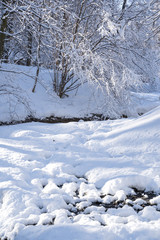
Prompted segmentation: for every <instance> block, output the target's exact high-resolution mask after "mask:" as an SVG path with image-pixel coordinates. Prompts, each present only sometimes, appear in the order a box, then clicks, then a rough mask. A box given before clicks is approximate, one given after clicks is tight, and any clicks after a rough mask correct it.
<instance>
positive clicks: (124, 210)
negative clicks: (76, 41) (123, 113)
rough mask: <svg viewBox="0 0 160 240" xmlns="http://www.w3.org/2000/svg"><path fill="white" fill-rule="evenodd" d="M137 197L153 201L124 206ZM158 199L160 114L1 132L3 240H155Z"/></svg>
mask: <svg viewBox="0 0 160 240" xmlns="http://www.w3.org/2000/svg"><path fill="white" fill-rule="evenodd" d="M135 189H138V190H139V191H144V192H145V191H146V194H148V192H154V193H155V194H157V195H156V196H154V197H153V198H152V199H151V200H150V204H148V205H146V206H145V207H142V204H144V202H145V197H146V195H144V198H143V199H142V198H140V197H139V198H137V199H136V200H130V199H127V198H128V196H129V195H134V194H135ZM159 194H160V106H159V107H156V108H155V109H153V110H151V111H150V112H148V113H146V114H144V115H143V116H141V117H138V118H132V119H119V120H108V121H102V122H97V121H93V122H83V121H79V122H76V123H75V122H70V123H67V124H45V123H25V124H19V125H12V126H1V127H0V238H1V239H2V240H3V239H5V238H7V239H11V240H13V239H14V240H22V239H23V240H31V239H33V240H52V239H55V240H82V239H83V240H106V239H107V240H117V239H121V240H122V239H123V240H128V239H130V240H159V237H160V212H159V210H160V197H159ZM125 200H126V204H125V205H124V206H122V207H117V208H113V207H110V208H108V209H106V207H105V206H106V205H105V204H109V203H111V202H113V201H117V202H118V201H125ZM98 203H102V204H101V205H99V204H98ZM127 203H128V204H127ZM129 203H130V204H129ZM156 204H157V205H156ZM132 205H133V207H132Z"/></svg>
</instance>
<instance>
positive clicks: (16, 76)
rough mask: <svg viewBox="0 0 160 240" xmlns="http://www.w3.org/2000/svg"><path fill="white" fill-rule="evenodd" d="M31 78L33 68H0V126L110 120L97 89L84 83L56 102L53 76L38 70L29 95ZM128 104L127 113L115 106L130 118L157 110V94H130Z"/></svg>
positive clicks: (158, 98)
mask: <svg viewBox="0 0 160 240" xmlns="http://www.w3.org/2000/svg"><path fill="white" fill-rule="evenodd" d="M2 70H8V71H10V72H4V71H2ZM35 74H36V68H35V67H26V66H18V65H14V64H2V67H1V66H0V86H1V85H2V86H4V87H2V89H3V91H2V89H1V91H0V106H1V108H0V122H12V121H21V120H25V119H26V118H27V117H28V116H31V115H32V116H33V117H35V118H39V119H43V118H45V117H50V116H56V117H68V118H73V117H77V118H84V117H85V116H92V114H103V115H104V116H108V114H109V116H110V117H112V115H111V110H108V109H107V107H106V102H108V99H107V97H106V96H105V94H104V93H103V91H102V90H101V89H99V90H96V86H94V85H93V84H92V85H91V84H90V85H89V84H87V83H86V84H84V85H82V86H81V87H79V88H78V89H76V90H75V91H72V92H70V93H68V94H69V96H70V97H68V98H64V99H60V98H59V97H58V96H57V95H56V94H55V93H54V91H53V88H52V86H53V72H51V71H49V70H46V69H41V71H40V75H39V80H38V84H37V87H36V90H35V93H32V88H33V85H34V78H35ZM29 76H30V77H29ZM145 87H146V86H145ZM6 90H7V91H6ZM11 92H12V93H13V92H14V94H10V93H11ZM131 100H132V103H131V106H130V112H129V113H126V109H123V107H121V106H119V109H121V111H120V112H121V115H123V114H124V115H129V116H131V117H133V116H136V115H137V114H138V113H140V114H141V113H145V112H147V111H150V110H151V109H153V108H154V107H156V106H159V104H160V93H159V92H154V93H152V94H151V93H147V91H146V92H143V93H134V92H132V93H131ZM108 111H109V113H108ZM117 117H119V115H118V116H117ZM113 118H115V115H113Z"/></svg>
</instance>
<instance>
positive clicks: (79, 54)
mask: <svg viewBox="0 0 160 240" xmlns="http://www.w3.org/2000/svg"><path fill="white" fill-rule="evenodd" d="M0 8H1V17H0V62H1V68H0V71H1V72H0V73H2V74H3V73H4V72H7V71H8V72H11V73H13V74H14V70H13V69H12V68H13V65H20V66H22V65H23V66H28V67H29V66H32V67H34V69H35V71H34V74H32V75H31V76H29V77H31V78H32V86H31V87H32V92H33V93H34V92H35V90H36V86H37V83H38V82H41V76H40V72H41V70H42V69H45V70H48V71H49V72H50V76H51V81H50V83H49V86H48V85H47V84H48V83H47V82H45V81H43V85H44V87H46V86H47V88H48V89H49V91H50V92H54V93H56V95H57V96H58V97H59V98H63V99H64V98H66V97H68V96H69V95H70V92H72V91H75V90H76V89H77V88H79V87H80V86H81V85H82V84H86V83H88V84H89V85H90V86H91V85H92V86H93V85H94V86H95V91H97V89H101V92H102V94H103V95H104V96H105V98H106V101H105V109H107V111H108V112H107V114H108V116H109V117H111V116H114V117H119V116H121V115H122V114H123V113H122V110H121V106H123V109H125V111H126V115H130V113H131V109H132V107H131V106H132V99H131V97H130V95H131V92H138V91H141V92H149V91H153V90H155V91H156V90H157V89H158V88H159V64H160V58H159V52H160V51H159V50H160V5H159V0H134V1H127V0H123V1H122V0H95V1H93V0H61V1H59V0H2V1H1V3H0ZM3 63H5V64H12V65H11V67H10V68H9V69H8V68H7V69H6V65H4V64H3ZM19 71H20V72H21V73H22V71H21V70H18V72H19ZM23 73H24V74H25V72H23ZM15 74H18V73H17V72H15ZM21 84H22V83H21ZM15 92H16V89H14V87H13V85H12V84H11V83H10V80H9V79H8V80H5V82H4V81H3V79H1V80H0V95H3V94H5V95H6V94H8V93H9V94H13V95H15ZM16 97H18V96H16ZM19 99H20V97H19Z"/></svg>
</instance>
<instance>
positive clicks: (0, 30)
mask: <svg viewBox="0 0 160 240" xmlns="http://www.w3.org/2000/svg"><path fill="white" fill-rule="evenodd" d="M3 3H5V0H2V17H1V26H0V59H3V57H4V50H5V49H4V44H5V37H6V36H5V31H6V28H7V17H5V15H6V14H5V13H3V10H4V9H3V8H4V6H3Z"/></svg>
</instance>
